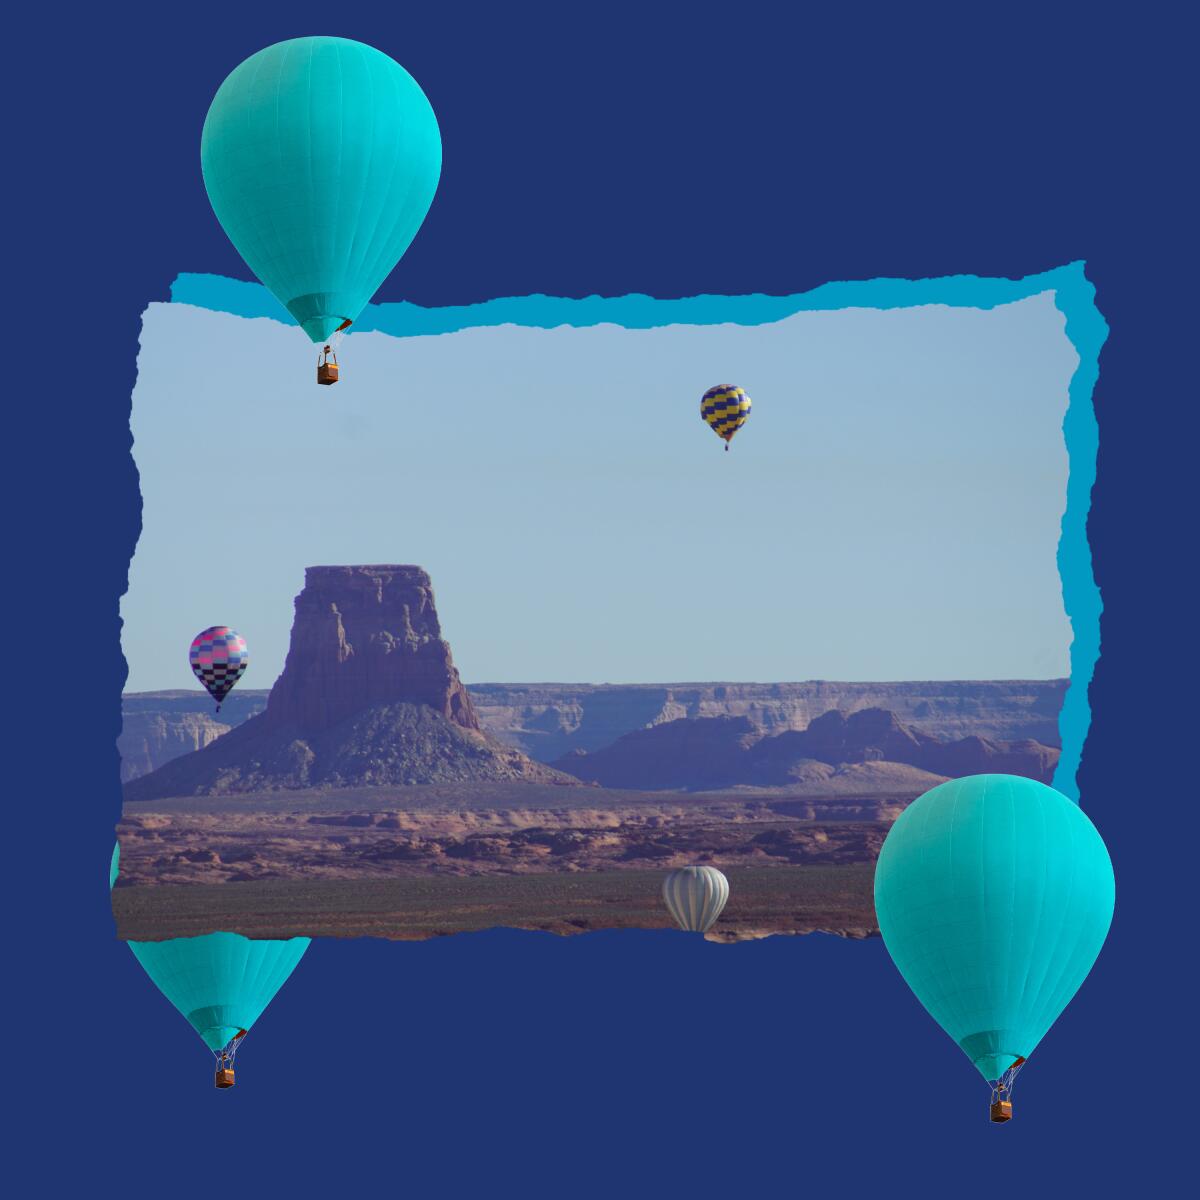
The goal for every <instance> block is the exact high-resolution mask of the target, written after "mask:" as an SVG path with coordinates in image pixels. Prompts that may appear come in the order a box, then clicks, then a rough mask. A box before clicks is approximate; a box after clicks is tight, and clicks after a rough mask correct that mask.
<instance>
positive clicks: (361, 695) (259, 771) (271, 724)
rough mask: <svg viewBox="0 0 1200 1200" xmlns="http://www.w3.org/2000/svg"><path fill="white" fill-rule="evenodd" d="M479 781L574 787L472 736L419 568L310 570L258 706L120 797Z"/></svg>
mask: <svg viewBox="0 0 1200 1200" xmlns="http://www.w3.org/2000/svg"><path fill="white" fill-rule="evenodd" d="M484 780H486V781H491V782H503V781H511V780H520V781H537V782H542V783H556V784H558V783H561V784H565V785H569V786H577V785H578V782H579V781H578V780H576V779H575V778H573V777H572V776H569V775H564V774H562V773H560V772H558V771H555V770H553V769H552V768H550V767H547V766H544V765H543V764H541V763H535V762H532V761H531V760H530V759H528V758H527V757H526V756H525V755H524V754H522V753H521V752H520V751H519V750H514V749H513V748H512V747H510V746H505V745H503V744H502V743H500V742H497V741H495V740H494V739H492V738H490V737H488V736H487V735H486V734H484V733H483V732H481V730H480V728H479V722H478V721H477V720H476V717H475V713H474V710H473V709H472V707H471V700H470V697H469V696H468V695H467V691H466V688H464V687H463V685H462V681H461V680H460V679H459V677H458V671H457V670H456V669H455V667H454V662H453V659H452V658H451V655H450V646H449V644H448V643H447V642H446V641H445V640H443V638H442V636H441V629H440V626H439V624H438V618H437V610H436V609H435V608H434V603H433V588H432V586H431V584H430V581H429V576H428V575H427V574H426V573H425V572H424V571H423V570H421V569H420V567H412V566H353V567H310V568H309V569H308V571H307V573H306V579H305V586H304V590H303V591H302V592H301V593H300V595H299V596H298V597H297V598H296V618H295V621H294V623H293V625H292V640H291V645H290V647H289V649H288V656H287V661H286V663H285V665H284V669H283V673H282V674H281V675H280V677H279V679H278V680H277V681H276V684H275V686H274V688H272V689H271V694H270V696H269V698H268V700H267V707H266V711H265V712H263V713H261V714H259V715H257V716H253V717H251V718H250V719H249V720H247V721H245V722H244V723H243V724H241V725H239V726H238V727H237V728H236V729H234V730H232V731H231V732H229V733H226V734H225V735H224V736H223V737H219V738H217V739H216V741H214V742H212V743H211V744H210V745H208V746H205V747H204V748H203V749H198V750H196V751H195V752H194V753H191V754H185V755H182V756H181V757H179V758H175V759H173V760H172V761H170V762H168V763H166V764H165V765H164V766H162V767H160V768H159V769H158V770H156V771H153V772H151V773H150V774H149V775H145V776H142V777H141V778H138V779H134V780H132V781H131V782H129V783H128V784H126V787H125V798H126V799H127V800H131V801H142V800H156V799H162V798H164V797H169V796H198V795H230V794H244V793H250V792H260V791H274V790H279V789H293V788H344V787H354V786H367V787H374V786H380V785H410V784H426V783H440V782H464V783H465V782H471V781H484Z"/></svg>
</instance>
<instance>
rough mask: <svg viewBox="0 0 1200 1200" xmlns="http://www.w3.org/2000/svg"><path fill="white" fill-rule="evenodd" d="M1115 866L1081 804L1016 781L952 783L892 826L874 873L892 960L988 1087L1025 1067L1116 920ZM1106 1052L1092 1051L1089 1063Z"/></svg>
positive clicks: (1108, 1050)
mask: <svg viewBox="0 0 1200 1200" xmlns="http://www.w3.org/2000/svg"><path fill="white" fill-rule="evenodd" d="M1114 890H1115V889H1114V881H1113V869H1112V862H1111V861H1110V859H1109V857H1108V851H1107V850H1106V849H1105V846H1104V842H1103V841H1102V840H1101V838H1100V835H1099V834H1098V833H1097V832H1096V828H1095V826H1094V825H1093V824H1092V823H1091V821H1089V820H1088V818H1087V817H1086V816H1085V815H1084V813H1083V811H1082V810H1081V809H1080V808H1079V806H1078V805H1077V804H1074V803H1073V802H1072V801H1070V800H1068V799H1067V798H1066V797H1065V796H1063V795H1062V794H1061V793H1059V792H1056V791H1055V790H1054V789H1053V788H1049V787H1047V786H1046V785H1045V784H1043V783H1038V782H1036V781H1035V780H1032V779H1023V778H1018V777H1016V776H1012V775H971V776H967V777H966V778H963V779H952V780H951V781H950V782H948V783H943V784H940V785H939V786H938V787H935V788H933V789H931V790H930V791H928V792H926V793H925V794H924V795H923V796H921V797H919V798H918V799H917V800H915V801H913V803H912V804H910V805H909V806H908V808H906V809H905V810H904V812H902V813H901V814H900V816H899V817H898V818H897V820H896V823H895V824H894V825H893V826H892V828H891V831H890V832H889V833H888V836H887V839H886V840H885V841H884V844H883V848H882V850H881V851H880V853H879V862H878V864H877V866H876V869H875V911H876V915H877V917H878V919H879V928H880V931H881V932H882V934H883V940H884V943H885V945H886V946H887V949H888V953H889V954H890V955H891V956H892V960H893V961H894V962H895V964H896V966H897V967H898V968H899V970H900V973H901V975H903V976H904V979H905V981H906V982H907V983H908V985H909V987H911V988H912V990H913V992H915V993H916V996H917V999H918V1000H920V1001H921V1003H922V1004H923V1005H924V1006H925V1008H926V1009H927V1010H928V1011H929V1014H930V1015H931V1016H932V1017H933V1019H934V1020H935V1021H937V1023H938V1024H939V1025H941V1027H942V1028H943V1029H944V1030H945V1031H946V1032H947V1033H948V1034H949V1035H950V1036H951V1037H952V1038H953V1039H954V1041H955V1042H957V1043H958V1045H959V1046H960V1047H961V1048H962V1049H963V1051H964V1052H965V1053H966V1055H967V1057H968V1058H969V1059H970V1060H971V1061H972V1062H973V1063H974V1064H975V1066H976V1067H977V1068H978V1069H979V1072H980V1074H982V1075H983V1077H984V1078H985V1079H987V1080H989V1081H990V1080H996V1079H1000V1078H1001V1077H1002V1076H1003V1075H1004V1074H1005V1072H1006V1071H1008V1070H1009V1068H1010V1067H1012V1066H1013V1065H1014V1064H1015V1063H1016V1062H1017V1060H1018V1059H1021V1058H1028V1056H1029V1055H1030V1054H1031V1053H1032V1052H1033V1050H1034V1047H1036V1046H1037V1044H1038V1042H1040V1041H1041V1040H1042V1038H1043V1037H1044V1036H1045V1034H1046V1031H1047V1030H1048V1029H1049V1028H1050V1026H1051V1025H1053V1024H1054V1021H1055V1020H1056V1019H1057V1017H1058V1015H1059V1014H1060V1013H1061V1012H1062V1010H1063V1009H1064V1008H1065V1007H1066V1006H1067V1003H1068V1002H1069V1001H1070V999H1071V997H1072V996H1074V995H1075V993H1076V991H1077V990H1078V989H1079V987H1080V985H1081V984H1082V983H1083V981H1084V979H1085V978H1086V977H1087V974H1088V972H1089V971H1090V970H1091V968H1092V964H1093V963H1094V962H1095V961H1096V956H1097V955H1098V954H1099V953H1100V948H1101V946H1103V944H1104V939H1105V937H1106V936H1107V934H1108V927H1109V924H1110V923H1111V921H1112V914H1113V899H1114ZM1114 1050H1115V1047H1113V1046H1109V1045H1105V1046H1098V1047H1096V1053H1097V1061H1096V1063H1095V1064H1094V1065H1095V1066H1096V1067H1097V1068H1098V1067H1099V1065H1100V1063H1101V1061H1103V1060H1104V1059H1107V1058H1109V1057H1110V1056H1111V1055H1112V1054H1113V1053H1114Z"/></svg>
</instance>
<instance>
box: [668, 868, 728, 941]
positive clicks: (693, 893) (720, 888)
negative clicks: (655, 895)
mask: <svg viewBox="0 0 1200 1200" xmlns="http://www.w3.org/2000/svg"><path fill="white" fill-rule="evenodd" d="M662 894H663V901H664V902H665V903H666V906H667V908H668V910H669V911H670V913H671V916H673V917H674V918H675V921H676V923H677V924H678V925H679V928H680V929H686V930H688V931H690V932H692V933H707V932H708V931H709V930H710V929H711V928H712V927H713V925H714V924H715V923H716V920H717V918H718V917H719V916H720V915H721V910H722V909H723V908H724V907H725V901H726V900H728V899H729V880H728V879H726V878H725V876H724V875H722V874H721V872H720V871H718V870H717V868H716V867H681V868H680V869H679V870H678V871H672V872H671V873H670V874H669V875H668V876H667V877H666V879H664V880H663V889H662Z"/></svg>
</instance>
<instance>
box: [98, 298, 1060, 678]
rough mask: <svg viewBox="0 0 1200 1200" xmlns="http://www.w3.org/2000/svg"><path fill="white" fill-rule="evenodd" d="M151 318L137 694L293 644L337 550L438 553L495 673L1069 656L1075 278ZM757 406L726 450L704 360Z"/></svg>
mask: <svg viewBox="0 0 1200 1200" xmlns="http://www.w3.org/2000/svg"><path fill="white" fill-rule="evenodd" d="M340 357H341V362H342V370H343V380H342V382H341V383H339V384H338V385H337V386H336V387H333V388H319V387H317V386H316V383H315V381H314V378H313V376H314V363H315V353H314V352H312V351H310V349H309V348H308V346H307V342H306V339H304V337H303V335H302V334H300V333H299V332H298V331H297V330H296V329H294V328H289V327H287V326H284V325H282V324H279V323H277V322H274V321H271V320H267V319H253V320H248V319H244V318H240V317H234V316H230V315H227V314H224V313H216V312H210V311H208V310H205V309H200V308H194V307H191V306H188V305H183V304H152V305H151V306H150V307H149V309H148V310H147V312H146V314H145V319H144V326H143V331H142V339H141V352H140V355H139V359H138V382H137V386H136V389H135V391H134V396H133V421H132V424H133V433H134V439H135V442H134V455H135V458H136V460H137V465H138V469H139V472H140V475H141V490H142V496H143V501H144V517H143V520H144V526H143V531H142V536H141V540H140V541H139V543H138V547H137V551H136V554H135V556H134V560H133V564H132V567H131V571H130V590H129V593H128V595H127V596H126V597H125V598H124V600H123V602H122V616H123V617H124V620H125V628H124V635H123V645H124V650H125V655H126V658H127V660H128V662H129V671H130V675H129V681H128V685H127V686H128V688H129V690H133V691H141V690H149V689H158V688H176V687H192V686H195V684H194V679H193V677H192V675H191V671H190V669H189V667H188V662H187V650H188V645H189V643H190V641H191V639H192V637H193V635H194V634H195V633H197V632H199V630H201V629H203V628H204V627H206V626H208V625H214V624H227V625H232V626H234V627H235V628H236V629H237V630H239V632H241V633H242V634H243V636H244V637H245V638H246V640H247V642H248V644H249V648H250V668H249V670H248V671H247V673H246V675H245V677H244V680H243V686H245V687H269V686H270V685H271V684H272V683H273V682H274V680H275V678H276V676H277V675H278V673H279V671H280V669H281V668H282V666H283V659H284V655H285V654H286V652H287V643H288V634H289V630H290V628H291V621H292V601H293V598H294V597H295V595H296V593H297V592H298V591H299V590H300V587H301V585H302V583H303V578H304V568H305V567H306V566H309V565H313V564H329V563H356V562H372V563H381V562H396V563H417V564H419V565H421V566H423V567H425V568H426V569H427V570H428V571H429V572H430V574H431V575H432V577H433V582H434V588H435V591H436V594H437V601H438V611H439V613H440V615H441V618H442V626H443V632H444V634H445V636H446V637H447V638H448V639H449V641H450V643H451V646H452V647H453V650H454V656H455V660H456V662H457V664H458V666H459V669H460V671H461V673H462V675H463V677H464V679H466V680H467V681H468V682H471V681H477V682H482V681H485V680H489V681H492V680H494V681H510V682H518V681H536V680H543V681H548V680H555V681H569V682H614V683H616V682H627V683H632V682H662V681H684V680H757V681H773V680H802V679H846V680H853V679H869V680H889V679H963V678H1024V677H1029V678H1051V677H1058V676H1064V675H1066V674H1068V670H1069V668H1068V648H1069V644H1070V627H1069V624H1068V622H1067V619H1066V615H1065V613H1064V611H1063V603H1062V595H1061V589H1060V585H1059V580H1058V574H1057V570H1056V565H1055V553H1056V548H1057V543H1058V536H1059V523H1060V521H1061V518H1062V512H1063V507H1064V503H1065V495H1066V479H1067V456H1066V449H1065V446H1064V443H1063V437H1062V419H1063V413H1064V411H1065V408H1066V403H1067V386H1068V383H1069V380H1070V376H1071V373H1072V371H1073V370H1074V369H1075V366H1076V364H1077V362H1078V358H1077V355H1076V353H1075V350H1074V348H1073V347H1072V346H1071V344H1070V342H1069V341H1068V339H1067V337H1066V335H1065V332H1064V322H1063V317H1062V314H1061V313H1059V312H1058V311H1057V310H1056V309H1055V307H1054V303H1053V296H1052V295H1051V294H1050V293H1044V294H1042V295H1039V296H1034V297H1031V298H1030V299H1027V300H1022V301H1019V302H1017V303H1014V304H1008V305H1003V306H1001V307H999V308H995V309H991V310H978V309H964V308H949V307H943V306H940V305H932V306H923V307H918V308H908V309H894V310H888V311H877V310H873V309H842V310H839V311H835V312H804V313H799V314H797V315H795V316H791V317H788V318H786V319H785V320H782V321H778V322H775V323H773V324H768V325H758V326H749V327H747V326H738V325H705V326H687V325H673V326H667V327H665V328H659V329H649V330H627V329H623V328H621V327H619V326H615V325H600V326H595V327H591V328H584V329H574V328H570V327H565V326H564V327H560V328H557V329H549V330H542V329H530V328H524V327H518V326H513V325H508V326H498V327H492V328H476V329H466V330H463V331H461V332H458V333H452V334H443V335H440V336H430V337H416V338H403V339H401V338H395V337H390V336H387V335H385V334H382V333H360V334H352V335H349V336H347V337H346V339H345V341H344V342H343V344H342V348H341V355H340ZM716 383H738V384H741V385H742V386H743V387H745V388H746V389H747V390H748V391H749V393H750V395H751V396H752V398H753V401H754V409H753V413H752V416H751V418H750V421H749V423H748V424H747V426H746V427H745V428H744V429H743V430H742V432H741V433H740V434H739V435H738V436H737V438H735V440H734V443H733V448H732V450H731V451H730V452H729V453H728V454H726V453H723V452H722V448H721V443H720V442H719V440H718V439H717V438H716V437H715V436H714V435H713V434H712V433H711V432H710V431H709V430H708V429H707V427H706V426H704V425H703V423H702V422H701V420H700V417H699V400H700V396H701V394H702V393H703V391H704V390H705V388H707V387H709V386H711V385H713V384H716Z"/></svg>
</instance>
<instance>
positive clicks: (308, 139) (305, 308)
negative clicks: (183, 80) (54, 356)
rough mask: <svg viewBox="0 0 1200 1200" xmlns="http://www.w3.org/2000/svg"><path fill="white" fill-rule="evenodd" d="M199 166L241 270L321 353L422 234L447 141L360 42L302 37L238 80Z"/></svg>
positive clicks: (216, 109) (420, 98)
mask: <svg viewBox="0 0 1200 1200" xmlns="http://www.w3.org/2000/svg"><path fill="white" fill-rule="evenodd" d="M200 164H201V168H202V170H203V173H204V186H205V188H207V190H208V198H209V200H210V201H211V203H212V207H213V211H214V212H215V213H216V215H217V220H218V221H220V222H221V225H222V227H223V228H224V230H225V232H226V233H227V234H228V235H229V240H230V241H231V242H232V243H233V244H234V246H235V247H236V249H237V251H238V253H239V254H240V255H241V256H242V258H244V259H245V260H246V265H247V266H248V267H249V268H250V270H251V271H253V272H254V274H255V275H256V276H258V278H259V279H260V280H261V281H262V283H263V284H264V285H265V286H266V288H267V289H268V290H269V291H270V292H272V293H273V294H274V295H275V297H276V298H277V299H278V300H280V301H281V302H282V304H283V305H284V306H285V307H286V308H287V310H288V312H290V313H291V314H292V316H293V317H295V319H296V321H297V322H298V323H299V324H300V325H301V326H302V327H303V328H304V331H305V333H307V334H308V336H309V337H310V338H311V339H312V340H313V341H314V342H323V341H326V340H327V339H328V338H329V336H330V334H332V333H334V332H335V331H336V330H337V329H339V328H341V327H342V326H344V325H345V324H347V323H349V322H350V321H353V320H355V319H356V318H357V317H358V315H359V313H361V312H362V310H363V309H364V308H365V307H366V305H367V302H368V301H369V300H370V299H371V297H372V295H374V293H375V291H376V290H377V289H378V287H379V285H380V284H381V283H383V281H384V279H386V278H387V276H388V274H389V273H390V271H391V270H392V268H393V267H394V266H395V265H396V263H397V262H399V260H400V256H401V255H402V254H403V253H404V252H405V250H407V249H408V246H409V243H410V242H411V241H412V240H413V238H414V237H415V236H416V232H417V230H418V229H419V228H420V227H421V222H422V221H423V220H424V219H425V214H426V213H427V212H428V211H429V206H430V204H431V203H432V202H433V194H434V192H435V191H436V190H437V184H438V177H439V175H440V174H441V169H442V142H441V136H440V134H439V132H438V125H437V119H436V118H435V117H434V114H433V109H432V107H431V106H430V104H429V101H428V100H427V99H426V98H425V93H424V92H423V91H421V88H420V86H419V85H418V84H417V82H416V80H415V79H413V77H412V76H411V75H410V74H409V73H408V72H407V71H406V70H405V69H404V68H403V67H402V66H400V64H399V63H397V62H396V61H394V60H393V59H391V58H389V57H388V56H387V55H386V54H384V53H382V52H381V51H379V50H376V49H374V48H373V47H372V46H365V45H363V44H362V43H361V42H354V41H349V40H348V39H346V38H337V37H302V38H293V39H292V40H290V41H286V42H279V43H277V44H276V45H274V46H268V47H267V48H266V49H265V50H260V51H259V52H258V53H257V54H253V55H251V56H250V57H249V58H248V59H246V61H245V62H243V63H242V64H241V65H240V66H237V67H235V68H234V69H233V71H232V72H231V73H230V75H229V77H228V78H227V79H226V80H225V82H224V83H222V84H221V86H220V88H219V89H218V90H217V94H216V96H215V98H214V99H213V102H212V105H211V107H210V108H209V110H208V116H207V117H206V118H205V121H204V132H203V134H202V135H201V140H200Z"/></svg>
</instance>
